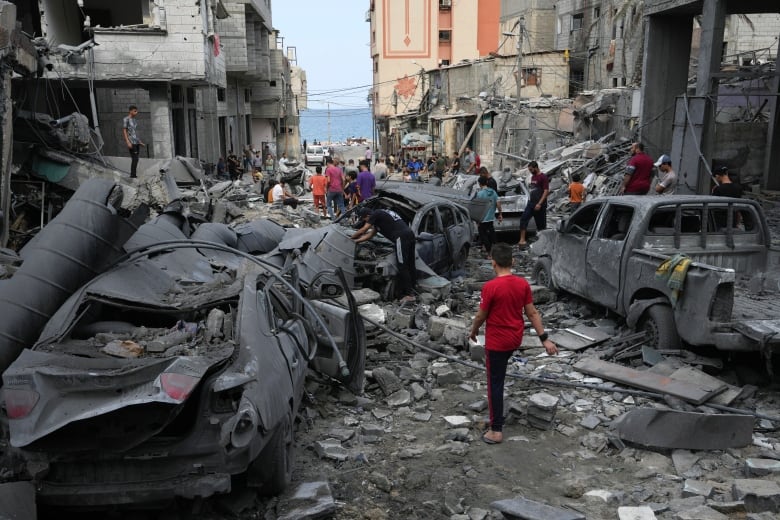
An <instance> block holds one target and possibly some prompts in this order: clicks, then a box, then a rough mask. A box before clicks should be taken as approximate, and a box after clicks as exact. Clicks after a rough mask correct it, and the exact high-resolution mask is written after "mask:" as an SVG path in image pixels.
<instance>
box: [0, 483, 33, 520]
mask: <svg viewBox="0 0 780 520" xmlns="http://www.w3.org/2000/svg"><path fill="white" fill-rule="evenodd" d="M29 518H38V513H37V511H36V505H35V485H34V484H33V483H32V482H8V483H6V484H0V519H2V520H6V519H7V520H27V519H29Z"/></svg>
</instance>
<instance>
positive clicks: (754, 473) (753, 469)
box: [745, 458, 780, 477]
mask: <svg viewBox="0 0 780 520" xmlns="http://www.w3.org/2000/svg"><path fill="white" fill-rule="evenodd" d="M773 473H774V474H778V473H780V460H774V459H752V458H751V459H746V460H745V474H746V475H747V476H748V477H762V476H764V475H770V474H773Z"/></svg>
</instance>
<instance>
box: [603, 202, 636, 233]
mask: <svg viewBox="0 0 780 520" xmlns="http://www.w3.org/2000/svg"><path fill="white" fill-rule="evenodd" d="M633 218H634V208H632V207H630V206H617V205H614V206H612V207H611V208H610V210H609V216H607V219H606V221H605V224H604V227H603V229H602V232H601V238H606V239H608V240H625V238H626V235H628V230H629V229H630V228H631V219H633Z"/></svg>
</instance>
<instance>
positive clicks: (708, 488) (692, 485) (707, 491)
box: [682, 479, 713, 498]
mask: <svg viewBox="0 0 780 520" xmlns="http://www.w3.org/2000/svg"><path fill="white" fill-rule="evenodd" d="M712 490H713V488H712V484H710V483H708V482H704V481H701V480H694V479H686V480H685V483H684V484H683V490H682V496H684V497H693V496H702V497H705V498H709V497H710V496H712Z"/></svg>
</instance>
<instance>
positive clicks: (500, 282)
mask: <svg viewBox="0 0 780 520" xmlns="http://www.w3.org/2000/svg"><path fill="white" fill-rule="evenodd" d="M490 256H491V258H492V264H493V270H494V271H495V272H496V277H495V278H493V279H492V280H490V281H489V282H487V283H486V284H485V285H484V286H483V287H482V295H481V297H480V300H479V311H478V312H477V315H476V316H474V323H473V324H472V325H471V332H470V333H469V339H471V340H472V341H476V340H477V333H478V332H479V328H480V327H481V326H482V324H483V323H485V322H487V325H486V326H485V367H486V369H487V393H488V408H489V410H490V429H488V431H486V432H485V433H484V435H482V440H483V441H485V442H486V443H487V444H498V443H500V442H501V441H502V440H503V439H504V435H503V433H502V432H503V429H504V380H505V379H506V367H507V364H508V363H509V358H510V357H511V356H512V352H513V351H514V350H516V349H517V348H519V347H520V343H522V341H523V327H524V320H523V313H525V315H526V316H527V317H528V320H529V321H530V322H531V325H532V326H533V328H534V330H535V331H536V334H537V335H538V336H539V339H540V340H541V341H542V344H543V345H544V349H545V350H546V351H547V353H548V354H550V355H553V354H557V353H558V348H557V347H556V346H555V343H553V342H552V341H550V340H549V339H548V338H547V333H546V332H545V331H544V325H542V316H541V315H540V314H539V311H537V310H536V307H534V302H533V295H532V293H531V286H530V285H528V282H527V281H526V280H525V278H522V277H520V276H515V275H513V274H512V264H513V263H514V258H512V246H510V245H509V244H504V243H498V244H495V245H494V246H493V248H492V249H491V251H490Z"/></svg>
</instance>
